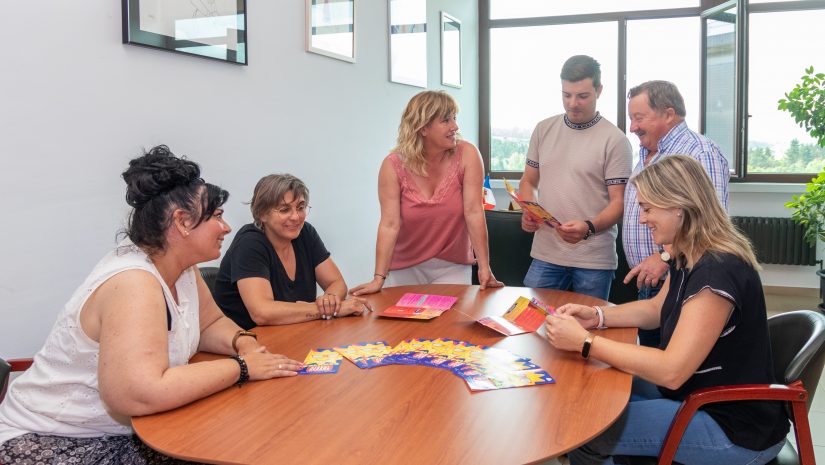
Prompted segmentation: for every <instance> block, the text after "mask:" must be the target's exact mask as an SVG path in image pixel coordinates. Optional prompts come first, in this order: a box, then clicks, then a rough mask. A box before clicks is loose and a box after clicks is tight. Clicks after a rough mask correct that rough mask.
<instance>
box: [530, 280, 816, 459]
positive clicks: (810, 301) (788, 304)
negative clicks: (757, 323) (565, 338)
mask: <svg viewBox="0 0 825 465" xmlns="http://www.w3.org/2000/svg"><path fill="white" fill-rule="evenodd" d="M819 300H820V299H819V297H817V296H814V295H799V294H794V295H785V294H784V293H776V294H774V293H768V292H766V294H765V304H766V306H767V309H768V315H774V314H776V313H781V312H783V311H787V310H796V309H809V310H815V309H816V306H817V304H818V303H819ZM808 421H809V422H810V424H811V438H812V439H813V443H814V454H815V455H816V462H817V463H821V464H825V372H823V375H822V378H820V381H819V385H818V386H817V388H816V393H815V394H814V403H813V405H812V406H811V411H810V412H808ZM789 438H790V440H791V441H792V442H794V443H796V442H795V441H794V437H793V431H791V434H790V435H789ZM567 463H568V462H567V461H566V460H565V459H561V461H560V460H558V459H554V460H550V461H548V462H544V463H543V464H542V465H567Z"/></svg>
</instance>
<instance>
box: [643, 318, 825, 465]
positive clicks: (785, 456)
mask: <svg viewBox="0 0 825 465" xmlns="http://www.w3.org/2000/svg"><path fill="white" fill-rule="evenodd" d="M768 329H769V331H770V338H771V350H772V352H773V362H774V374H775V376H776V379H777V381H779V382H782V383H783V384H749V385H739V386H718V387H713V388H707V389H700V390H698V391H696V392H693V393H691V394H690V395H689V396H688V397H687V399H685V401H684V402H683V403H682V406H681V407H680V408H679V410H678V411H677V412H676V416H675V417H674V419H673V423H671V425H670V430H668V433H667V436H666V438H665V443H664V445H663V446H662V450H661V451H660V452H659V458H658V460H657V459H656V458H653V457H628V459H629V463H630V464H631V465H652V464H656V463H658V465H667V464H671V463H676V462H673V459H674V457H675V455H676V450H677V449H678V448H679V443H680V442H681V440H682V435H683V434H684V432H685V430H686V429H687V425H688V423H690V420H691V418H692V417H693V415H694V414H695V413H696V411H697V410H698V409H699V408H700V407H702V406H703V405H706V404H711V403H716V402H731V401H739V400H780V401H784V402H787V405H788V413H789V417H790V418H791V422H792V423H793V430H794V434H795V436H796V444H797V447H798V450H799V452H798V453H797V451H796V450H795V449H794V448H793V446H792V445H791V444H790V443H789V442H787V443H786V444H785V447H783V448H782V450H781V451H780V453H779V455H778V456H777V457H776V458H775V459H774V460H772V461H770V462H768V464H767V465H814V464H815V463H816V462H815V459H814V448H813V441H812V440H811V428H810V425H809V423H808V409H810V402H809V401H810V400H812V398H813V396H812V395H809V392H810V393H815V392H816V385H817V383H818V382H819V376H820V375H821V373H822V365H823V359H825V315H823V314H822V313H819V312H815V311H812V310H797V311H793V312H787V313H782V314H779V315H776V316H773V317H771V318H769V319H768ZM806 387H807V390H806V389H805V388H806Z"/></svg>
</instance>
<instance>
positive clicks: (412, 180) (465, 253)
mask: <svg viewBox="0 0 825 465" xmlns="http://www.w3.org/2000/svg"><path fill="white" fill-rule="evenodd" d="M457 113H458V104H457V103H456V102H455V100H453V98H452V97H450V95H449V94H447V93H446V92H443V91H424V92H421V93H419V94H417V95H416V96H414V97H413V98H412V100H410V102H409V103H408V104H407V108H406V109H405V110H404V114H403V115H402V117H401V124H400V125H399V127H398V146H397V147H395V149H393V151H392V153H390V154H389V155H388V156H387V157H386V158H385V159H384V162H383V163H382V164H381V171H380V172H379V175H378V199H379V201H380V203H381V222H380V223H379V225H378V239H377V241H376V245H375V275H374V276H373V279H372V281H370V282H367V283H364V284H361V285H360V286H357V287H355V288H354V289H352V294H353V295H364V294H371V293H373V292H377V291H379V290H380V289H381V288H382V287H383V286H384V285H385V284H386V285H387V286H402V285H407V284H431V283H450V284H470V282H471V278H472V264H473V262H474V261H475V260H478V281H479V284H480V285H481V289H485V288H487V287H501V286H503V285H504V284H503V283H501V282H499V281H498V280H496V278H495V276H493V272H492V270H490V255H489V250H488V246H487V223H486V221H485V220H484V210H483V208H482V202H481V192H482V182H483V174H484V168H483V165H482V162H481V155H480V154H479V152H478V149H477V148H475V146H473V144H471V143H469V142H467V141H464V140H461V137H460V136H459V134H458V123H457V122H456V114H457ZM473 252H475V258H474V257H473Z"/></svg>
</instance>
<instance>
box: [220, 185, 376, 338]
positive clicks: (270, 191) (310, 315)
mask: <svg viewBox="0 0 825 465" xmlns="http://www.w3.org/2000/svg"><path fill="white" fill-rule="evenodd" d="M308 202H309V189H307V187H306V185H305V184H304V183H303V181H301V180H300V179H298V178H296V177H295V176H292V175H291V174H270V175H269V176H264V177H263V178H261V180H260V181H258V184H257V185H256V186H255V191H254V193H253V194H252V201H251V210H252V218H253V219H254V222H253V223H251V224H247V225H245V226H244V227H242V228H241V230H240V231H238V233H237V234H236V235H235V239H234V240H233V241H232V245H230V246H229V250H227V252H226V254H225V255H224V257H223V260H221V266H220V269H219V270H218V276H217V278H216V279H215V301H216V302H217V303H218V305H219V306H220V307H221V309H223V312H224V313H225V314H226V315H227V316H228V317H230V318H232V320H234V321H235V323H237V324H238V325H239V326H240V327H242V328H244V329H250V328H252V327H254V326H259V325H283V324H290V323H300V322H303V321H309V320H317V319H324V320H325V319H330V318H333V317H342V316H347V315H360V314H361V313H362V312H363V311H364V310H365V309H368V308H369V306H368V305H369V304H368V303H367V302H366V300H364V299H361V298H351V299H348V300H345V298H346V296H347V284H346V283H345V282H344V277H343V276H342V275H341V271H340V270H338V266H336V265H335V262H333V261H332V258H331V257H330V253H329V251H328V250H327V249H326V247H325V246H324V242H323V241H322V240H321V237H320V236H319V235H318V232H317V231H316V230H315V228H313V227H312V225H311V224H309V223H307V222H306V217H307V213H309V208H310V207H309V204H308ZM316 284H317V285H320V286H321V288H322V289H323V290H324V294H323V295H321V296H320V297H316Z"/></svg>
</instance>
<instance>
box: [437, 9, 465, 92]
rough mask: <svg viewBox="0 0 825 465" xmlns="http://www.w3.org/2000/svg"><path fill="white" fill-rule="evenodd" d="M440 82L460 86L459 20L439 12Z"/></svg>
mask: <svg viewBox="0 0 825 465" xmlns="http://www.w3.org/2000/svg"><path fill="white" fill-rule="evenodd" d="M441 84H443V85H445V86H451V87H461V21H459V20H458V19H456V18H455V17H454V16H451V15H449V14H447V13H445V12H443V11H442V12H441Z"/></svg>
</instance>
